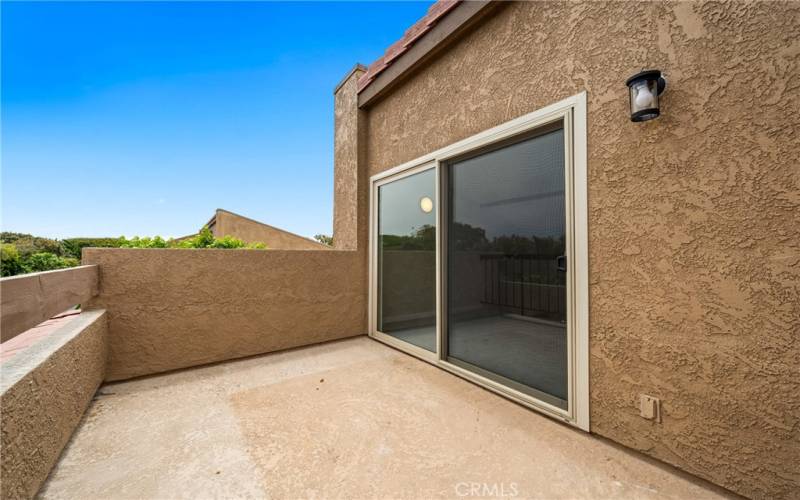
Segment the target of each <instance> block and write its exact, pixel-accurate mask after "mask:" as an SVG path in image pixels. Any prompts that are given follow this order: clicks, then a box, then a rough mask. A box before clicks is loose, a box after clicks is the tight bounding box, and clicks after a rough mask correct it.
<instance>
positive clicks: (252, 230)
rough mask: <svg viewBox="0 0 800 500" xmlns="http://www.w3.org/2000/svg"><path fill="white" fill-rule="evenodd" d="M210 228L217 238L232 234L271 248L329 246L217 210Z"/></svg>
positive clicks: (316, 248) (324, 247) (294, 248)
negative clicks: (212, 225)
mask: <svg viewBox="0 0 800 500" xmlns="http://www.w3.org/2000/svg"><path fill="white" fill-rule="evenodd" d="M215 220H216V224H214V229H213V230H212V231H213V233H214V235H215V236H216V237H218V238H221V237H223V236H233V237H235V238H239V239H240V240H244V241H245V242H247V243H254V242H260V243H264V244H265V245H267V247H269V248H270V249H272V250H328V249H329V248H330V247H328V246H326V245H323V244H321V243H317V242H316V241H312V240H310V239H308V238H304V237H302V236H300V235H297V234H294V233H290V232H288V231H284V230H283V229H279V228H277V227H272V226H270V225H268V224H264V223H261V222H258V221H254V220H252V219H248V218H247V217H242V216H241V215H238V214H235V213H233V212H228V211H227V210H217V212H216V216H215Z"/></svg>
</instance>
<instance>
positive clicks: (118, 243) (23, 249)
mask: <svg viewBox="0 0 800 500" xmlns="http://www.w3.org/2000/svg"><path fill="white" fill-rule="evenodd" d="M0 243H2V245H1V246H0V264H2V275H3V276H14V275H17V274H25V273H35V272H39V271H49V270H51V269H64V268H67V267H74V266H78V265H80V258H81V251H82V250H83V249H84V248H86V247H115V248H243V249H266V248H267V246H266V245H264V244H263V243H245V242H244V241H242V240H240V239H238V238H234V237H232V236H223V237H222V238H216V237H214V235H213V233H212V232H211V230H210V229H208V228H207V227H204V228H203V229H202V230H201V231H200V232H199V233H198V234H197V235H195V236H193V237H192V238H189V239H185V240H181V241H176V240H173V239H168V240H166V239H164V238H162V237H161V236H153V237H149V236H146V237H143V238H140V237H138V236H134V237H133V238H131V239H127V238H125V237H124V236H120V237H119V238H69V239H65V240H53V239H49V238H40V237H37V236H31V235H30V234H23V233H9V232H4V233H2V234H0Z"/></svg>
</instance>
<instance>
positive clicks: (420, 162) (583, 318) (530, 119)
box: [369, 92, 589, 432]
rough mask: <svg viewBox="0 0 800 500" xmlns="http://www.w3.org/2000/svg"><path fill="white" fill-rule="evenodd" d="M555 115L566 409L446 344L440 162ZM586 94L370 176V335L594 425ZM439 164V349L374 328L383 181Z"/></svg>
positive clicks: (563, 416)
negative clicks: (457, 356) (562, 221)
mask: <svg viewBox="0 0 800 500" xmlns="http://www.w3.org/2000/svg"><path fill="white" fill-rule="evenodd" d="M555 121H563V125H564V138H565V140H564V142H565V156H564V163H565V183H566V185H565V195H566V196H565V199H566V200H567V207H566V216H567V256H568V258H567V262H568V263H569V265H568V269H569V270H570V271H568V273H567V304H568V306H567V314H568V321H567V335H568V342H567V345H568V351H567V352H568V367H567V370H568V402H567V403H568V404H567V410H564V409H561V408H558V407H556V406H553V405H551V404H549V403H546V402H544V401H541V400H539V399H536V398H535V397H533V396H531V395H530V394H527V393H523V392H520V391H517V390H515V389H512V388H510V387H508V386H505V385H502V384H500V383H498V382H496V381H494V380H491V379H488V378H486V377H483V376H481V375H478V374H476V373H473V372H471V371H468V370H465V369H463V368H461V367H459V366H456V365H454V364H452V363H450V362H448V361H447V360H446V359H444V350H443V349H442V346H443V342H444V338H443V335H442V333H443V332H442V312H443V308H442V290H443V284H444V279H443V269H442V265H441V264H442V262H443V256H442V249H443V248H444V246H443V241H442V238H443V236H442V234H443V231H442V230H441V228H442V222H443V221H442V214H443V210H442V208H443V207H444V204H445V203H447V199H446V196H443V193H442V186H441V179H442V169H443V168H444V166H443V162H446V161H447V160H449V159H452V158H455V157H457V156H460V155H463V154H465V153H469V152H470V151H474V150H477V149H481V148H484V147H486V146H488V145H490V144H493V143H495V142H498V141H502V140H504V139H508V138H511V137H514V136H517V135H520V134H523V133H526V132H529V131H531V130H534V129H536V128H539V127H542V126H544V125H547V124H549V123H553V122H555ZM586 122H587V118H586V92H581V93H580V94H576V95H574V96H571V97H568V98H567V99H564V100H562V101H559V102H557V103H555V104H551V105H550V106H547V107H544V108H542V109H539V110H537V111H534V112H532V113H529V114H527V115H524V116H521V117H519V118H516V119H514V120H511V121H509V122H506V123H503V124H501V125H498V126H496V127H493V128H491V129H489V130H485V131H483V132H481V133H479V134H476V135H474V136H472V137H468V138H466V139H464V140H461V141H458V142H456V143H454V144H451V145H449V146H445V147H444V148H441V149H438V150H436V151H434V152H432V153H428V154H426V155H423V156H421V157H419V158H417V159H415V160H412V161H410V162H406V163H404V164H402V165H399V166H397V167H394V168H391V169H389V170H386V171H384V172H381V173H380V174H377V175H374V176H372V177H371V178H370V197H369V206H370V208H369V228H370V230H369V335H370V336H371V337H373V338H375V339H377V340H380V341H381V342H384V343H387V344H389V345H391V346H393V347H396V348H398V349H401V350H403V351H405V352H408V353H409V354H412V355H414V356H417V357H419V358H420V359H423V360H425V361H427V362H429V363H432V364H434V365H436V366H438V367H440V368H442V369H445V370H447V371H449V372H451V373H454V374H456V375H458V376H460V377H463V378H465V379H467V380H470V381H472V382H474V383H476V384H478V385H481V386H483V387H485V388H487V389H489V390H492V391H494V392H496V393H498V394H501V395H503V396H505V397H507V398H509V399H511V400H514V401H516V402H518V403H520V404H522V405H525V406H527V407H529V408H532V409H535V410H537V411H540V412H543V413H545V414H547V415H549V416H552V417H555V418H558V419H560V420H563V421H565V422H567V423H569V424H571V425H574V426H576V427H578V428H580V429H583V430H584V431H587V432H588V431H589V231H588V218H589V217H588V215H589V214H588V186H587V184H588V182H587V179H588V177H587V175H588V173H587V164H586V163H587V150H586V148H587V140H586V135H587V123H586ZM430 168H434V169H436V199H437V210H436V257H437V258H436V311H437V314H436V346H437V352H436V353H431V352H429V351H427V350H425V349H422V348H419V347H416V346H413V345H411V344H408V343H406V342H403V341H401V340H398V339H396V338H394V337H392V336H391V335H387V334H384V333H382V332H379V331H378V330H377V323H376V320H377V314H376V313H377V310H376V309H377V304H378V302H377V284H378V283H377V279H378V271H377V238H376V235H377V234H378V232H377V231H378V212H377V210H378V207H377V193H378V187H379V186H381V185H383V184H386V183H388V182H392V181H395V180H397V179H400V178H403V177H406V176H408V175H413V174H415V173H418V172H421V171H424V170H427V169H430Z"/></svg>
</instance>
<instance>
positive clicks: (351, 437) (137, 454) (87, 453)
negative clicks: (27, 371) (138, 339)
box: [40, 337, 725, 499]
mask: <svg viewBox="0 0 800 500" xmlns="http://www.w3.org/2000/svg"><path fill="white" fill-rule="evenodd" d="M40 493H41V496H42V497H43V498H170V499H172V498H243V497H248V498H249V497H253V498H334V497H335V498H415V499H416V498H431V497H450V498H457V497H462V496H479V497H490V496H505V497H511V496H517V497H520V498H532V497H533V498H682V499H689V498H691V499H699V498H723V497H724V496H725V493H724V492H722V491H721V490H719V489H716V488H714V487H711V486H709V485H707V484H705V483H702V482H700V481H699V480H695V479H693V478H691V477H689V476H687V475H685V474H681V473H677V472H674V471H673V469H671V468H668V467H666V466H662V465H660V464H658V463H656V462H654V461H651V460H649V459H646V458H644V457H642V456H640V455H638V454H635V453H631V452H627V451H625V450H622V449H620V448H619V447H616V446H614V445H611V444H609V443H608V442H606V441H604V440H602V439H598V438H595V437H592V436H590V435H588V434H585V433H582V432H580V431H577V430H574V429H572V428H570V427H567V426H565V425H562V424H560V423H558V422H555V421H553V420H551V419H548V418H546V417H544V416H541V415H539V414H537V413H535V412H533V411H530V410H527V409H525V408H523V407H521V406H519V405H516V404H514V403H512V402H510V401H507V400H505V399H503V398H501V397H499V396H496V395H494V394H492V393H490V392H488V391H486V390H483V389H481V388H479V387H477V386H475V385H473V384H471V383H469V382H466V381H464V380H462V379H460V378H458V377H456V376H454V375H451V374H449V373H446V372H444V371H442V370H439V369H438V368H435V367H433V366H430V365H428V364H427V363H424V362H422V361H419V360H416V359H414V358H412V357H410V356H407V355H405V354H403V353H400V352H398V351H395V350H394V349H391V348H389V347H386V346H384V345H382V344H380V343H378V342H376V341H373V340H371V339H368V338H366V337H358V338H353V339H348V340H343V341H338V342H331V343H327V344H322V345H317V346H311V347H306V348H301V349H295V350H291V351H284V352H279V353H274V354H269V355H265V356H260V357H255V358H249V359H245V360H240V361H232V362H228V363H224V364H219V365H214V366H208V367H203V368H198V369H192V370H186V371H182V372H176V373H171V374H167V375H162V376H155V377H149V378H144V379H139V380H133V381H129V382H122V383H115V384H106V385H104V386H103V387H102V388H101V389H100V391H99V393H98V395H97V397H96V399H95V401H94V403H93V404H92V405H91V406H90V408H89V410H88V411H87V415H86V417H85V418H84V421H83V423H82V425H81V426H80V427H79V429H78V430H77V432H76V433H75V435H74V436H73V439H72V441H71V442H70V444H69V445H68V447H67V448H66V449H65V451H64V453H63V454H62V456H61V459H60V461H59V463H58V464H57V466H56V468H55V469H54V471H53V472H52V473H51V476H50V478H49V479H48V481H47V483H46V484H45V486H44V487H43V489H42V491H41V492H40Z"/></svg>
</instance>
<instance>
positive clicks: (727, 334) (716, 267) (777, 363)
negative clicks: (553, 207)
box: [366, 2, 800, 498]
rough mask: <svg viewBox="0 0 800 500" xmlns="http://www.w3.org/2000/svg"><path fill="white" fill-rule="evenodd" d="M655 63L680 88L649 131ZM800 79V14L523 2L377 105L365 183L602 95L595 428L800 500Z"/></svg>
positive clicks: (735, 483)
mask: <svg viewBox="0 0 800 500" xmlns="http://www.w3.org/2000/svg"><path fill="white" fill-rule="evenodd" d="M642 68H658V69H661V70H662V71H664V72H665V74H666V76H667V80H668V86H667V91H666V93H665V94H664V95H663V100H662V109H663V115H662V116H661V117H660V118H658V119H657V120H655V121H652V122H647V123H643V124H634V123H631V122H630V121H629V117H628V113H629V110H628V98H627V89H626V87H625V85H624V81H625V79H626V78H627V77H628V76H630V75H632V74H634V73H636V72H637V71H639V70H640V69H642ZM798 74H800V3H779V2H763V3H751V2H732V3H697V4H694V3H688V2H687V3H651V2H631V3H603V2H580V3H578V2H575V3H555V2H547V3H543V2H531V3H518V4H511V5H508V6H505V7H503V8H501V9H498V11H497V12H496V13H495V15H493V16H491V17H490V18H489V19H488V20H486V21H485V22H483V23H482V24H481V25H479V26H478V27H477V29H476V30H474V31H472V32H471V33H470V34H469V35H467V36H465V37H463V38H462V39H460V40H459V42H458V43H457V44H455V45H453V46H451V47H450V48H449V49H448V50H445V51H444V52H443V53H442V54H440V55H439V56H437V57H436V58H435V59H434V60H432V61H431V62H429V63H428V64H427V65H426V66H425V67H424V68H422V69H421V70H420V71H418V72H417V73H416V74H415V75H413V76H412V77H410V78H409V79H408V80H406V81H405V82H404V83H402V84H401V85H399V86H398V87H397V88H396V89H394V90H393V91H392V92H391V93H390V94H389V95H388V96H387V97H385V98H383V99H382V100H380V101H379V102H377V103H376V104H374V105H372V106H371V107H370V108H369V109H368V114H367V119H366V121H367V124H366V130H367V131H368V140H367V161H368V168H369V175H374V174H376V173H378V172H381V171H383V170H386V169H388V168H391V167H394V166H396V165H399V164H401V163H403V162H405V161H408V160H411V159H413V158H416V157H418V156H420V155H423V154H425V153H428V152H431V151H433V150H435V149H437V148H440V147H443V146H445V145H448V144H450V143H452V142H454V141H456V140H459V139H463V138H465V137H468V136H470V135H472V134H475V133H477V132H480V131H482V130H485V129H487V128H489V127H492V126H495V125H498V124H500V123H503V122H505V121H508V120H510V119H512V118H515V117H517V116H520V115H523V114H525V113H529V112H531V111H534V110H536V109H538V108H541V107H543V106H546V105H548V104H551V103H553V102H556V101H558V100H560V99H563V98H565V97H568V96H571V95H574V94H576V93H578V92H581V91H584V90H585V91H587V93H588V105H589V107H588V124H589V130H588V134H589V137H588V139H589V145H588V148H589V151H588V153H589V157H588V168H589V210H590V214H589V216H590V226H589V239H590V241H589V249H590V274H591V276H590V300H591V307H590V337H591V340H590V349H591V360H590V369H591V382H590V384H591V426H592V431H593V432H595V433H597V434H600V435H603V436H607V437H609V438H611V439H613V440H614V441H617V442H620V443H622V444H624V445H626V446H629V447H632V448H635V449H637V450H641V451H643V452H645V453H647V454H649V455H652V456H654V457H656V458H659V459H661V460H664V461H666V462H669V463H672V464H675V465H677V466H679V467H681V468H683V469H685V470H687V471H689V472H691V473H694V474H697V475H699V476H702V477H705V478H707V479H709V480H711V481H713V482H715V483H717V484H720V485H723V486H725V487H727V488H730V489H732V490H734V491H737V492H739V493H742V494H744V495H748V496H752V497H757V498H766V497H784V498H788V497H792V496H796V495H797V491H798V488H800V486H799V485H798V483H800V468H798V465H797V464H798V463H800V433H799V432H798V430H799V429H800V396H798V394H800V386H798V383H799V382H798V381H800V370H798V366H799V365H798V359H800V340H798V331H800V296H799V295H800V294H799V292H798V280H800V234H798V231H800V224H798V219H797V217H798V215H797V214H798V213H800V188H799V187H798V186H799V185H800V169H798V156H797V155H798V153H797V152H798V150H799V149H800V140H799V139H800V138H799V137H798V134H799V133H800V126H798V113H800V86H798V85H797V75H798ZM640 393H647V394H651V395H654V396H657V397H660V398H661V399H662V401H663V405H664V422H663V423H662V424H654V423H652V422H650V421H648V420H644V419H642V418H640V417H639V416H638V409H637V398H638V395H639V394H640Z"/></svg>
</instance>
